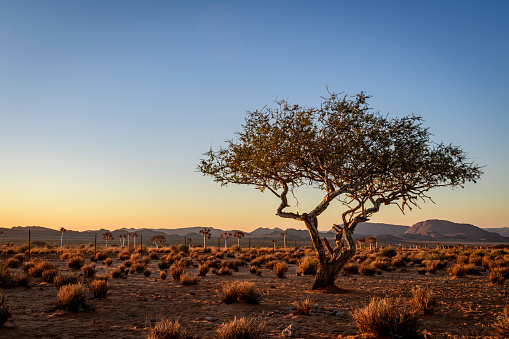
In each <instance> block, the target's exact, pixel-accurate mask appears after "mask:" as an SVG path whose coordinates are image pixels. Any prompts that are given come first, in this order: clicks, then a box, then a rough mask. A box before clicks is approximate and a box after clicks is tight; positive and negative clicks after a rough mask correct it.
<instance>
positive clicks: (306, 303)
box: [293, 298, 313, 315]
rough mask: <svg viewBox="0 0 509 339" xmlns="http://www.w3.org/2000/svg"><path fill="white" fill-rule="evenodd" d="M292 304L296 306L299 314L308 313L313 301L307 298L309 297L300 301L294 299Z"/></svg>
mask: <svg viewBox="0 0 509 339" xmlns="http://www.w3.org/2000/svg"><path fill="white" fill-rule="evenodd" d="M293 305H294V306H295V307H296V308H297V313H299V314H304V315H310V314H311V310H312V309H313V303H312V302H311V300H309V298H306V299H305V300H302V301H296V302H294V303H293Z"/></svg>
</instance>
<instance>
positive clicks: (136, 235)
mask: <svg viewBox="0 0 509 339" xmlns="http://www.w3.org/2000/svg"><path fill="white" fill-rule="evenodd" d="M136 238H138V233H136V232H134V233H133V243H134V244H133V246H134V248H136Z"/></svg>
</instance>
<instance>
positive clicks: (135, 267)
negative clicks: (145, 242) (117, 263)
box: [129, 262, 146, 274]
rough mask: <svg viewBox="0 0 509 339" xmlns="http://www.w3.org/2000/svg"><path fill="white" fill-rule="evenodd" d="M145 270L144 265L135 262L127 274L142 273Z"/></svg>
mask: <svg viewBox="0 0 509 339" xmlns="http://www.w3.org/2000/svg"><path fill="white" fill-rule="evenodd" d="M145 269H146V265H145V264H143V263H141V262H135V263H133V264H132V265H131V268H130V269H129V273H131V274H133V273H143V272H144V271H145Z"/></svg>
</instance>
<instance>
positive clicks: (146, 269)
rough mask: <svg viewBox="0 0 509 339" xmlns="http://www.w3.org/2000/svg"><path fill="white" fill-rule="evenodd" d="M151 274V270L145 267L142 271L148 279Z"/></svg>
mask: <svg viewBox="0 0 509 339" xmlns="http://www.w3.org/2000/svg"><path fill="white" fill-rule="evenodd" d="M151 274H152V270H151V269H150V268H148V267H145V269H144V270H143V275H144V276H146V277H150V275H151Z"/></svg>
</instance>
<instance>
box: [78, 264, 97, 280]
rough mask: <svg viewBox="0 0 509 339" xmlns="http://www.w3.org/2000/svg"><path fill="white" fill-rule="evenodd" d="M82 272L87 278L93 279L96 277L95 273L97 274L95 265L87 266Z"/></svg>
mask: <svg viewBox="0 0 509 339" xmlns="http://www.w3.org/2000/svg"><path fill="white" fill-rule="evenodd" d="M81 270H82V271H83V275H84V276H85V277H90V278H91V277H93V276H94V275H95V273H96V272H97V270H96V269H95V264H94V263H91V264H90V265H85V266H83V267H82V268H81Z"/></svg>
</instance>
